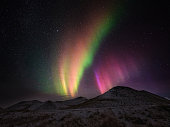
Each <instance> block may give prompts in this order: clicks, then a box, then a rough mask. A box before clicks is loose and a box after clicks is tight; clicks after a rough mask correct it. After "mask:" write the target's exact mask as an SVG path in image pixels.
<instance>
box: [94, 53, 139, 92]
mask: <svg viewBox="0 0 170 127" xmlns="http://www.w3.org/2000/svg"><path fill="white" fill-rule="evenodd" d="M94 73H95V77H96V83H97V86H98V89H99V91H100V93H102V94H103V93H104V92H106V91H107V90H109V89H110V88H112V87H114V86H117V85H119V84H120V83H123V82H125V81H127V80H129V79H130V78H133V76H136V75H137V74H139V71H138V65H137V63H136V62H135V60H134V59H132V58H131V57H126V58H117V57H114V56H112V55H111V56H109V57H107V58H103V61H102V62H101V63H100V64H99V65H98V66H96V69H95V71H94Z"/></svg>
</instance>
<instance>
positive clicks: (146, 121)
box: [0, 86, 170, 127]
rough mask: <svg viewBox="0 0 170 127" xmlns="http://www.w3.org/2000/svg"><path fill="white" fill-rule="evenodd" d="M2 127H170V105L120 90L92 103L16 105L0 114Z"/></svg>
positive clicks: (145, 94)
mask: <svg viewBox="0 0 170 127" xmlns="http://www.w3.org/2000/svg"><path fill="white" fill-rule="evenodd" d="M0 127H170V101H169V100H167V99H165V98H162V97H159V96H157V95H154V94H152V93H149V92H146V91H137V90H134V89H131V88H128V87H120V86H119V87H114V88H112V89H111V90H109V91H108V92H106V93H104V94H103V95H100V96H98V97H95V98H93V99H89V100H88V99H86V98H83V97H79V98H76V99H72V100H67V101H56V102H51V101H47V102H40V101H36V100H34V101H24V102H20V103H17V104H15V105H12V106H10V107H8V108H6V109H2V110H1V111H0Z"/></svg>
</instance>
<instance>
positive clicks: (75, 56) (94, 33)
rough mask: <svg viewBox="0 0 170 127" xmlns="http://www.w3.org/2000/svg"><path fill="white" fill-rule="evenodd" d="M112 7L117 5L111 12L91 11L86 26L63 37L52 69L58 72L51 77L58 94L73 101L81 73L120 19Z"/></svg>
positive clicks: (107, 10) (104, 10)
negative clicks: (61, 48) (60, 51)
mask: <svg viewBox="0 0 170 127" xmlns="http://www.w3.org/2000/svg"><path fill="white" fill-rule="evenodd" d="M116 6H119V5H115V6H114V9H112V8H111V9H103V10H98V9H96V10H94V11H92V14H87V15H88V16H87V17H86V18H87V19H88V22H84V23H83V27H82V28H79V29H78V31H76V32H74V33H71V34H69V35H65V34H64V35H63V36H64V38H66V39H64V40H63V42H64V44H65V45H64V48H63V53H62V54H61V56H59V57H60V59H59V62H58V63H59V65H58V66H55V68H58V70H59V72H58V74H56V73H54V74H55V75H54V77H55V78H54V82H55V85H56V89H57V92H58V93H59V94H63V95H71V96H72V97H74V96H75V94H76V93H77V91H78V87H79V85H80V80H81V78H82V76H83V74H84V71H85V70H86V69H87V68H88V67H89V66H90V65H91V64H92V62H93V58H94V55H95V54H96V51H97V49H98V47H99V46H100V43H102V40H103V38H104V37H105V36H107V34H108V33H109V31H110V30H111V29H112V28H113V26H115V24H116V20H117V18H118V16H119V15H120V14H118V13H120V12H119V11H118V10H117V8H118V7H116ZM109 8H110V7H109ZM119 9H120V8H119ZM93 13H94V14H93ZM94 17H95V18H94ZM79 27H80V26H79ZM68 31H69V30H68ZM70 47H72V48H70ZM55 68H54V70H55ZM57 76H58V77H57ZM55 80H59V81H55Z"/></svg>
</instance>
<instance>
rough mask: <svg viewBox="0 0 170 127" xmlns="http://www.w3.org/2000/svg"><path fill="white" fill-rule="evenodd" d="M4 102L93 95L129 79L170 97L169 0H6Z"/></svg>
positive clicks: (2, 17)
mask: <svg viewBox="0 0 170 127" xmlns="http://www.w3.org/2000/svg"><path fill="white" fill-rule="evenodd" d="M0 6H1V7H0V58H1V59H0V61H1V62H0V106H4V107H6V106H8V105H10V104H14V103H16V102H18V101H21V100H33V99H37V100H41V101H46V100H63V99H70V98H74V97H78V96H85V97H87V98H91V97H94V96H97V95H99V94H102V93H104V92H106V91H107V90H109V89H110V88H112V87H114V86H117V85H123V86H129V87H132V88H135V89H138V90H147V91H149V92H152V93H155V94H158V95H161V96H164V97H169V98H170V92H169V91H170V60H169V58H170V53H169V51H170V47H169V43H170V37H169V34H170V25H169V22H170V20H169V16H170V5H169V4H168V1H161V2H157V1H152V0H149V1H148V0H74V1H71V0H36V1H35V0H16V1H10V0H1V1H0Z"/></svg>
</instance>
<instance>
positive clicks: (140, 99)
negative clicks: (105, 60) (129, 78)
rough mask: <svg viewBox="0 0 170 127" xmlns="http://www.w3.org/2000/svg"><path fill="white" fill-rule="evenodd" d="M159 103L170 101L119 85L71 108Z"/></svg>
mask: <svg viewBox="0 0 170 127" xmlns="http://www.w3.org/2000/svg"><path fill="white" fill-rule="evenodd" d="M159 104H170V101H169V100H167V99H165V98H163V97H160V96H158V95H155V94H152V93H149V92H147V91H144V90H142V91H138V90H134V89H132V88H129V87H124V86H117V87H114V88H112V89H110V90H109V91H107V92H106V93H104V94H102V95H99V96H97V97H95V98H92V99H89V100H87V101H86V102H84V103H81V104H79V105H74V106H72V107H70V108H89V107H91V108H92V107H94V108H100V107H101V108H102V107H118V106H138V105H140V106H141V105H159Z"/></svg>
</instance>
